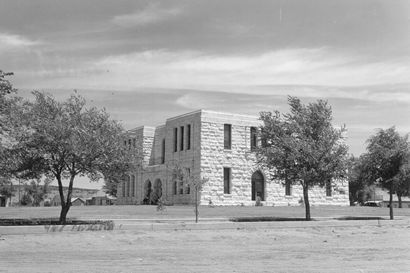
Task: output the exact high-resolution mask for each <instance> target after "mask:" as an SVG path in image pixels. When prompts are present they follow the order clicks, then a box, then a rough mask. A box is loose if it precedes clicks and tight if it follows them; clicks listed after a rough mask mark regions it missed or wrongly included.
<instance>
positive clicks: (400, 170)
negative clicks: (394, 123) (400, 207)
mask: <svg viewBox="0 0 410 273" xmlns="http://www.w3.org/2000/svg"><path fill="white" fill-rule="evenodd" d="M367 143H368V145H367V152H366V153H365V154H364V155H363V161H364V163H363V165H364V170H363V173H364V179H366V181H367V182H368V183H371V184H374V183H377V184H379V185H380V186H382V187H383V188H385V189H387V190H389V192H390V202H389V203H390V219H393V206H392V200H393V197H392V195H393V193H395V192H396V193H399V194H403V193H406V192H407V191H408V184H407V181H408V180H407V178H408V170H409V169H410V168H409V162H410V145H409V142H408V135H405V136H403V137H402V136H400V134H399V133H398V132H397V131H396V129H395V127H391V128H388V129H386V130H383V129H379V130H378V131H377V133H376V134H375V135H373V136H371V137H370V138H369V139H368V140H367Z"/></svg>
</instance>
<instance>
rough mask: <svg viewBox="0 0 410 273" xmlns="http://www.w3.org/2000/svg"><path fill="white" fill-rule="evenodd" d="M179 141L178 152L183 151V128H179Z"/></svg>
mask: <svg viewBox="0 0 410 273" xmlns="http://www.w3.org/2000/svg"><path fill="white" fill-rule="evenodd" d="M179 136H180V138H181V139H180V140H179V150H180V151H183V150H184V126H181V127H180V135H179Z"/></svg>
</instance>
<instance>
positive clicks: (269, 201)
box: [117, 110, 349, 206]
mask: <svg viewBox="0 0 410 273" xmlns="http://www.w3.org/2000/svg"><path fill="white" fill-rule="evenodd" d="M188 124H189V125H191V148H190V149H189V150H188V149H187V125H188ZM224 124H230V125H231V128H232V146H231V149H224ZM259 125H260V121H259V120H258V118H257V117H254V116H246V115H236V114H227V113H218V112H212V111H204V110H200V111H196V112H192V113H188V114H185V115H182V116H178V117H174V118H170V119H168V120H167V121H166V124H165V125H163V126H159V127H157V128H153V127H146V126H144V127H138V128H136V129H134V130H131V131H130V132H129V133H130V137H133V138H135V139H136V148H135V149H136V151H139V152H141V153H143V155H144V157H143V163H144V164H143V171H141V170H140V169H136V170H135V171H134V172H132V173H131V174H130V175H135V178H136V179H135V181H136V185H135V192H134V196H132V194H131V196H128V195H126V196H121V193H122V187H123V186H124V184H121V185H120V186H119V188H118V193H119V194H118V200H117V203H118V204H141V203H142V201H143V199H144V196H145V194H146V193H145V185H146V183H147V181H150V182H151V185H152V189H154V185H155V181H157V180H160V181H161V184H162V199H163V200H164V201H165V202H167V203H172V204H187V203H190V204H192V203H194V191H193V189H192V188H191V190H190V193H189V194H188V193H187V191H186V185H181V184H180V183H178V184H177V194H175V193H174V177H173V170H174V168H175V166H176V165H179V166H180V167H182V168H189V169H190V170H191V174H192V175H193V176H194V177H195V179H200V178H207V179H209V180H208V182H207V183H206V184H205V185H204V187H203V190H202V192H201V194H200V201H201V204H205V205H206V204H208V203H209V201H210V200H211V201H212V203H213V204H215V205H255V201H253V200H252V184H251V178H252V174H254V173H255V172H256V171H260V172H261V173H262V175H263V177H264V181H265V187H264V188H265V190H264V198H265V200H264V201H263V203H264V205H268V206H272V205H273V206H276V205H278V206H288V205H292V206H293V205H300V203H301V202H302V200H303V192H302V188H301V186H300V185H293V186H292V189H291V195H289V196H287V195H285V187H284V185H283V184H282V183H281V182H280V181H272V180H271V176H270V175H269V171H268V170H266V169H263V168H261V167H258V166H257V164H256V157H255V153H254V152H253V151H251V147H250V146H251V132H250V131H251V127H258V126H259ZM181 126H183V127H184V149H183V150H181V137H180V135H181ZM175 128H177V129H178V137H177V151H176V152H175V151H174V129H175ZM164 138H165V162H164V164H162V160H161V158H162V141H163V139H164ZM224 167H226V168H231V193H230V194H225V193H224V181H223V180H224V179H223V170H224ZM131 182H132V181H131ZM181 188H182V189H183V190H182V193H181V190H180V189H181ZM309 197H310V203H311V204H312V205H325V204H332V205H349V190H348V183H347V181H337V182H336V181H334V183H333V186H332V196H326V189H325V188H320V187H315V188H313V189H311V190H310V191H309Z"/></svg>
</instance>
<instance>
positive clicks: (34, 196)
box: [23, 179, 51, 207]
mask: <svg viewBox="0 0 410 273" xmlns="http://www.w3.org/2000/svg"><path fill="white" fill-rule="evenodd" d="M50 183H51V180H50V179H45V180H44V184H41V182H40V180H32V181H31V182H30V183H29V184H26V185H25V187H24V195H23V196H26V199H27V200H29V202H28V203H27V200H25V198H23V200H25V202H26V203H27V204H25V205H33V206H35V207H38V206H40V204H41V202H42V201H43V200H44V197H45V196H46V194H47V193H48V192H49V190H48V185H49V184H50Z"/></svg>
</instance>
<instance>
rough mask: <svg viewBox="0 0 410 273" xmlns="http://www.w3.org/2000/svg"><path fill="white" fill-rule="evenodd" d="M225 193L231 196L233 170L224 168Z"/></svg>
mask: <svg viewBox="0 0 410 273" xmlns="http://www.w3.org/2000/svg"><path fill="white" fill-rule="evenodd" d="M224 193H225V194H231V168H224Z"/></svg>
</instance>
